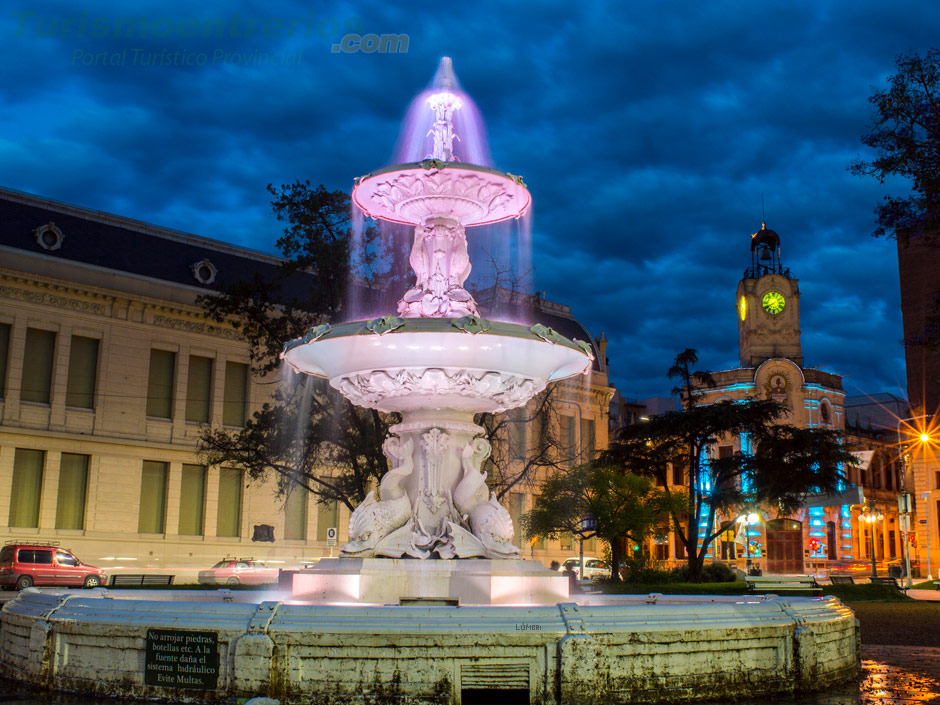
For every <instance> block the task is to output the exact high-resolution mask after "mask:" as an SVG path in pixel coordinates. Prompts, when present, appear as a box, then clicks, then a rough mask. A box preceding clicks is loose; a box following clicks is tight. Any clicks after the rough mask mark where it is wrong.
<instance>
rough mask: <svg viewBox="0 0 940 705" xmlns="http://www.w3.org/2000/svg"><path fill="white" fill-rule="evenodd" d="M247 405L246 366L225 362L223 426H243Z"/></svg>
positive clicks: (239, 363)
mask: <svg viewBox="0 0 940 705" xmlns="http://www.w3.org/2000/svg"><path fill="white" fill-rule="evenodd" d="M247 405H248V365H245V364H242V363H241V362H226V363H225V395H224V399H223V402H222V423H223V424H224V425H225V426H244V425H245V416H246V414H245V409H246V407H247Z"/></svg>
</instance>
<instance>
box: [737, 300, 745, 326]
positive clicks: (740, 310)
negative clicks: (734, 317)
mask: <svg viewBox="0 0 940 705" xmlns="http://www.w3.org/2000/svg"><path fill="white" fill-rule="evenodd" d="M738 315H739V316H740V317H741V320H742V321H743V320H744V319H745V318H746V317H747V299H745V298H744V297H743V296H742V297H741V298H740V299H738Z"/></svg>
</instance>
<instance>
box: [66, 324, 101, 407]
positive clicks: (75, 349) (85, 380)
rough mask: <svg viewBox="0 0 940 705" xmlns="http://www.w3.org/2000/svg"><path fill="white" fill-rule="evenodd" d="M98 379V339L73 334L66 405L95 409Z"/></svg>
mask: <svg viewBox="0 0 940 705" xmlns="http://www.w3.org/2000/svg"><path fill="white" fill-rule="evenodd" d="M97 379H98V339H97V338H86V337H84V336H81V335H73V336H72V346H71V349H70V352H69V377H68V382H67V385H66V389H65V405H66V406H77V407H79V408H81V409H94V408H95V383H96V382H97Z"/></svg>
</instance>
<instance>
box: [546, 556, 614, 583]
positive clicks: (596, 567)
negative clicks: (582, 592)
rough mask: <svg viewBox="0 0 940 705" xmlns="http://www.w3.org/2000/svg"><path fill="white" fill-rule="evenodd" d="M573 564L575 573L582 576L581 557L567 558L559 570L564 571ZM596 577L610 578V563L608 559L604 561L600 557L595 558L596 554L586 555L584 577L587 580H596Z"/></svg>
mask: <svg viewBox="0 0 940 705" xmlns="http://www.w3.org/2000/svg"><path fill="white" fill-rule="evenodd" d="M569 565H570V566H571V568H572V570H574V574H575V575H577V576H578V577H579V578H580V577H581V559H580V558H578V557H577V556H574V557H573V558H566V559H565V562H564V563H562V564H561V565H560V566H559V567H558V570H559V571H561V572H562V573H564V572H565V570H566V569H567V568H568V566H569ZM596 578H610V565H609V564H608V563H607V561H602V560H601V559H600V558H594V556H585V557H584V579H585V580H595V579H596Z"/></svg>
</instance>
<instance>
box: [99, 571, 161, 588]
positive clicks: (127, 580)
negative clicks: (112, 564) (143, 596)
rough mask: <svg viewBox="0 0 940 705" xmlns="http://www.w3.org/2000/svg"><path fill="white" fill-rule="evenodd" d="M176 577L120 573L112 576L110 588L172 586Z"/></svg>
mask: <svg viewBox="0 0 940 705" xmlns="http://www.w3.org/2000/svg"><path fill="white" fill-rule="evenodd" d="M175 577H176V576H175V575H153V574H151V573H143V574H134V573H118V574H116V575H112V576H111V580H110V581H109V582H108V586H109V587H131V586H135V585H140V586H144V585H172V584H173V578H175Z"/></svg>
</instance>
